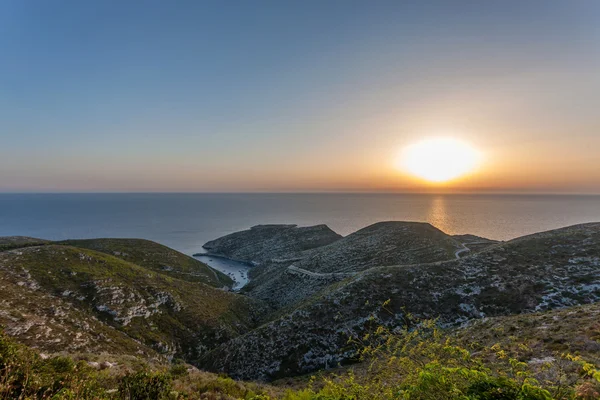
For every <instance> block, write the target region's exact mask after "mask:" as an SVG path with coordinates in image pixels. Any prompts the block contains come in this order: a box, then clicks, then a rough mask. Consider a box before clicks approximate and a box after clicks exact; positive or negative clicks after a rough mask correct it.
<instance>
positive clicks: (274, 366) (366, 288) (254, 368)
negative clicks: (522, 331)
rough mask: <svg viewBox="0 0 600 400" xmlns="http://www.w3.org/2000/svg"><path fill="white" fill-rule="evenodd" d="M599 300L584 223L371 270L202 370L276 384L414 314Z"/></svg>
mask: <svg viewBox="0 0 600 400" xmlns="http://www.w3.org/2000/svg"><path fill="white" fill-rule="evenodd" d="M446 251H447V252H449V251H451V249H450V248H448V249H446ZM440 254H442V253H440ZM446 254H447V253H446ZM319 268H321V267H319ZM313 269H315V268H313ZM325 270H327V269H325ZM343 270H344V271H347V270H348V269H345V268H344V269H343ZM388 300H389V302H388V304H387V306H386V308H385V309H383V308H382V304H384V303H386V302H387V301H388ZM598 300H600V224H586V225H578V226H573V227H569V228H564V229H559V230H555V231H550V232H544V233H540V234H536V235H531V236H527V237H523V238H519V239H515V240H512V241H509V242H505V243H500V244H497V245H494V246H491V247H488V248H486V249H483V250H482V251H480V252H478V253H474V254H472V255H470V256H466V257H464V258H460V259H454V260H450V261H435V262H431V263H425V264H418V265H413V264H411V265H404V266H402V265H401V266H390V267H375V268H371V269H367V270H365V271H363V272H361V273H359V274H356V275H354V276H351V277H347V278H346V279H345V280H343V281H341V282H338V283H336V284H335V285H334V286H331V287H329V288H328V289H327V290H324V291H322V292H321V293H320V294H319V295H316V296H314V297H313V298H311V299H310V300H308V301H305V302H304V303H303V304H302V305H301V306H300V307H298V308H297V309H295V310H294V311H292V312H290V313H289V314H286V315H284V316H282V317H280V318H278V319H276V320H274V321H272V322H270V323H269V324H266V325H263V326H262V327H260V328H258V329H256V330H254V331H252V332H250V333H248V334H246V335H243V336H241V337H238V338H235V339H233V340H231V341H230V342H228V343H225V344H223V345H221V346H219V347H218V348H217V349H216V350H214V351H212V352H210V353H209V354H208V355H207V356H206V357H205V358H204V359H203V365H204V366H205V367H207V368H210V369H212V370H215V371H225V372H228V373H230V374H232V375H234V376H237V377H244V378H259V379H273V378H277V377H281V376H286V375H292V374H300V373H305V372H310V371H314V370H316V369H319V368H323V367H326V366H332V365H337V364H339V363H343V362H346V361H349V360H352V359H353V357H354V356H355V353H354V351H353V350H352V349H351V348H349V347H348V345H347V341H348V337H349V336H351V335H356V334H359V335H361V334H362V333H363V332H364V331H365V330H366V329H368V328H369V326H370V325H372V324H374V323H384V324H387V325H390V326H401V325H402V324H403V323H404V321H405V317H406V315H407V314H411V315H412V316H414V317H416V318H419V319H427V318H439V322H440V324H441V325H443V326H447V327H451V326H459V325H461V324H463V323H465V322H467V321H469V320H471V319H476V318H483V317H492V316H502V315H510V314H520V313H529V312H535V311H543V310H551V309H557V308H561V307H566V306H575V305H579V304H587V303H593V302H596V301H598ZM373 318H374V319H373Z"/></svg>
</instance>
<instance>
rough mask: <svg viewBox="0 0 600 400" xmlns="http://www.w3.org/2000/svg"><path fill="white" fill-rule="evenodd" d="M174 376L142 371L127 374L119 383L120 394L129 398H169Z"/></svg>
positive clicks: (157, 399) (144, 399)
mask: <svg viewBox="0 0 600 400" xmlns="http://www.w3.org/2000/svg"><path fill="white" fill-rule="evenodd" d="M172 380H173V378H172V377H171V376H170V375H169V374H165V373H161V372H148V371H140V372H137V373H134V374H128V375H125V376H124V377H123V378H121V382H120V384H119V395H120V398H122V399H127V400H161V399H167V398H168V397H169V393H171V391H172V387H171V382H172Z"/></svg>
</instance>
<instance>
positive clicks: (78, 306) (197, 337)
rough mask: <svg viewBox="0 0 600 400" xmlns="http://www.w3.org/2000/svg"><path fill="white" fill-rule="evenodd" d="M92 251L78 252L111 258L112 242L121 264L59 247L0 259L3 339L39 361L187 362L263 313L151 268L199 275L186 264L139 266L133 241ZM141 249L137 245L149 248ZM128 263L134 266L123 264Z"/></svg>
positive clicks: (190, 279)
mask: <svg viewBox="0 0 600 400" xmlns="http://www.w3.org/2000/svg"><path fill="white" fill-rule="evenodd" d="M98 243H99V244H98V245H97V246H96V245H93V244H90V243H89V242H85V245H86V246H87V245H89V246H90V247H93V246H94V247H99V246H102V248H103V249H104V250H105V251H106V252H107V253H108V252H109V250H110V251H112V252H113V253H114V251H113V250H112V248H114V247H113V246H116V243H120V244H121V245H120V247H118V248H119V249H120V250H118V252H119V254H118V256H120V257H121V258H118V257H117V256H115V255H111V254H107V253H101V252H98V251H95V250H89V249H87V248H81V247H73V246H68V245H65V244H60V245H57V244H47V245H43V246H34V247H24V248H17V249H12V250H8V251H4V252H0V288H1V293H2V297H1V298H0V325H3V326H4V327H5V328H6V332H7V333H8V334H10V335H11V336H14V337H16V338H17V339H18V340H19V341H21V342H24V343H26V344H29V345H31V346H33V347H37V348H38V349H40V350H41V351H44V352H49V353H54V352H58V351H66V352H69V353H74V352H78V353H79V352H92V353H94V352H110V353H114V354H144V355H146V356H149V357H154V356H157V355H158V354H160V355H162V356H164V357H169V358H170V357H173V356H174V357H179V358H184V359H186V360H194V359H196V358H198V357H199V356H200V355H202V354H203V353H204V352H206V351H208V350H209V349H211V348H213V347H214V346H216V345H218V344H219V343H224V342H226V341H228V340H229V339H231V338H233V337H236V336H238V335H240V334H244V333H246V332H248V331H249V330H251V329H252V328H254V327H255V326H256V325H257V324H258V323H259V322H260V318H261V317H262V316H263V315H264V314H265V313H266V312H267V309H266V308H265V307H264V306H263V305H262V304H261V303H260V302H259V301H257V300H252V299H249V298H247V297H245V296H240V295H237V294H234V293H231V292H229V291H227V290H222V289H220V288H215V287H213V286H210V285H207V284H204V283H202V282H199V281H198V280H197V279H194V278H197V276H195V275H187V274H182V273H180V272H181V271H184V270H183V269H181V270H178V273H177V274H174V273H173V271H164V270H162V269H161V268H159V267H158V266H159V265H163V261H166V260H169V264H168V265H170V266H173V268H174V269H175V267H176V266H179V267H185V266H187V267H188V269H187V271H202V269H201V268H203V267H201V266H200V267H198V268H197V264H194V263H192V262H189V263H187V264H185V263H184V264H181V263H179V264H177V262H178V261H177V260H176V259H175V258H178V257H175V258H173V257H172V253H171V252H167V253H165V254H163V255H161V256H156V254H155V255H154V257H155V258H154V260H153V261H149V260H148V261H147V262H143V261H144V260H143V258H144V257H146V255H143V254H142V253H143V252H142V253H138V252H137V251H138V250H136V249H137V243H136V242H127V243H129V244H131V245H132V246H131V247H123V246H124V245H123V243H125V242H119V241H117V242H114V243H113V242H110V241H109V242H106V241H99V242H98ZM148 243H149V242H144V243H142V244H144V245H147V246H146V248H147V247H149V248H153V249H154V250H156V249H157V248H156V247H154V246H151V245H148ZM78 244H80V245H83V244H82V243H78ZM138 257H140V263H141V264H144V265H143V266H142V265H137V264H135V263H133V262H130V261H125V259H131V260H134V261H135V260H136V259H138ZM200 264H201V263H200ZM202 265H203V264H202ZM204 272H206V271H205V269H204ZM190 273H191V272H190ZM206 276H208V274H206ZM213 277H214V275H213ZM213 284H215V285H217V281H213ZM219 285H220V283H219Z"/></svg>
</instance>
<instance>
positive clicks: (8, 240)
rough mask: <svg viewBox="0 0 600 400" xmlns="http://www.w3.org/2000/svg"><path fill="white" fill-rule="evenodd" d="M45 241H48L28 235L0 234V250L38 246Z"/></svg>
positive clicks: (45, 242)
mask: <svg viewBox="0 0 600 400" xmlns="http://www.w3.org/2000/svg"><path fill="white" fill-rule="evenodd" d="M47 243H49V241H48V240H44V239H38V238H32V237H28V236H2V237H0V251H4V250H10V249H16V248H19V247H28V246H40V245H43V244H47Z"/></svg>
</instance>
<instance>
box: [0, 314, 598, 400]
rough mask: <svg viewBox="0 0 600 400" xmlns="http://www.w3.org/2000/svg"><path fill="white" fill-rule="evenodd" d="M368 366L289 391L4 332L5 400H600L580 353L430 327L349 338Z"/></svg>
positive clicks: (594, 376)
mask: <svg viewBox="0 0 600 400" xmlns="http://www.w3.org/2000/svg"><path fill="white" fill-rule="evenodd" d="M350 341H351V342H352V343H353V344H354V345H357V346H359V347H360V354H361V359H362V361H363V365H362V366H361V367H359V368H356V369H352V370H349V372H347V373H345V374H341V375H337V376H336V375H328V376H326V377H325V378H323V379H322V380H318V379H316V378H313V379H312V380H311V382H310V383H309V384H308V386H307V387H306V388H301V389H288V390H285V389H284V388H280V387H274V386H269V385H259V384H256V383H248V382H236V381H233V380H232V379H230V378H227V377H223V376H218V375H215V374H210V373H205V372H200V371H197V370H195V369H193V368H189V367H188V366H186V365H185V364H180V363H175V364H172V365H171V366H170V367H164V368H162V369H150V368H149V367H147V366H142V367H140V368H138V369H137V370H126V371H122V372H121V373H119V374H117V373H115V372H112V371H111V370H110V369H105V370H100V369H97V368H93V367H92V366H91V365H90V363H87V362H86V361H84V360H80V361H78V362H75V361H73V360H72V359H70V358H68V357H52V358H44V357H41V356H40V355H38V354H37V353H35V352H34V351H32V350H30V349H29V348H27V347H25V346H23V345H19V344H16V343H15V342H14V341H13V340H12V339H10V338H8V337H6V336H5V335H3V334H0V399H12V398H28V399H136V400H137V399H139V400H141V399H148V400H150V399H245V400H251V399H254V400H269V399H284V400H363V399H364V400H371V399H372V400H392V399H407V400H408V399H411V400H412V399H419V400H421V399H422V400H429V399H431V400H433V399H435V400H446V399H447V400H454V399H457V400H458V399H461V400H551V399H564V400H566V399H580V400H592V399H598V398H600V371H598V370H597V369H596V367H595V366H594V365H593V364H590V363H587V362H585V361H583V360H582V359H581V358H580V357H578V356H573V355H570V354H562V355H560V357H559V358H557V359H555V360H542V361H540V362H539V363H526V362H524V361H522V360H521V352H527V351H528V349H527V347H526V346H525V345H522V346H520V347H517V348H513V349H508V348H503V347H502V346H500V345H498V344H496V345H494V346H491V347H482V346H480V345H478V344H477V343H473V344H471V345H470V346H461V345H460V344H459V343H458V342H457V341H456V340H455V339H453V338H451V337H448V336H446V335H445V334H444V333H443V332H442V331H440V330H439V329H438V328H437V327H436V325H435V323H434V321H427V322H424V323H421V324H419V325H418V327H414V328H412V329H408V328H407V329H403V330H400V331H390V330H387V329H386V328H384V327H378V328H377V329H376V330H375V331H374V332H372V333H369V334H365V335H364V336H362V337H356V338H352V339H351V340H350Z"/></svg>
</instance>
